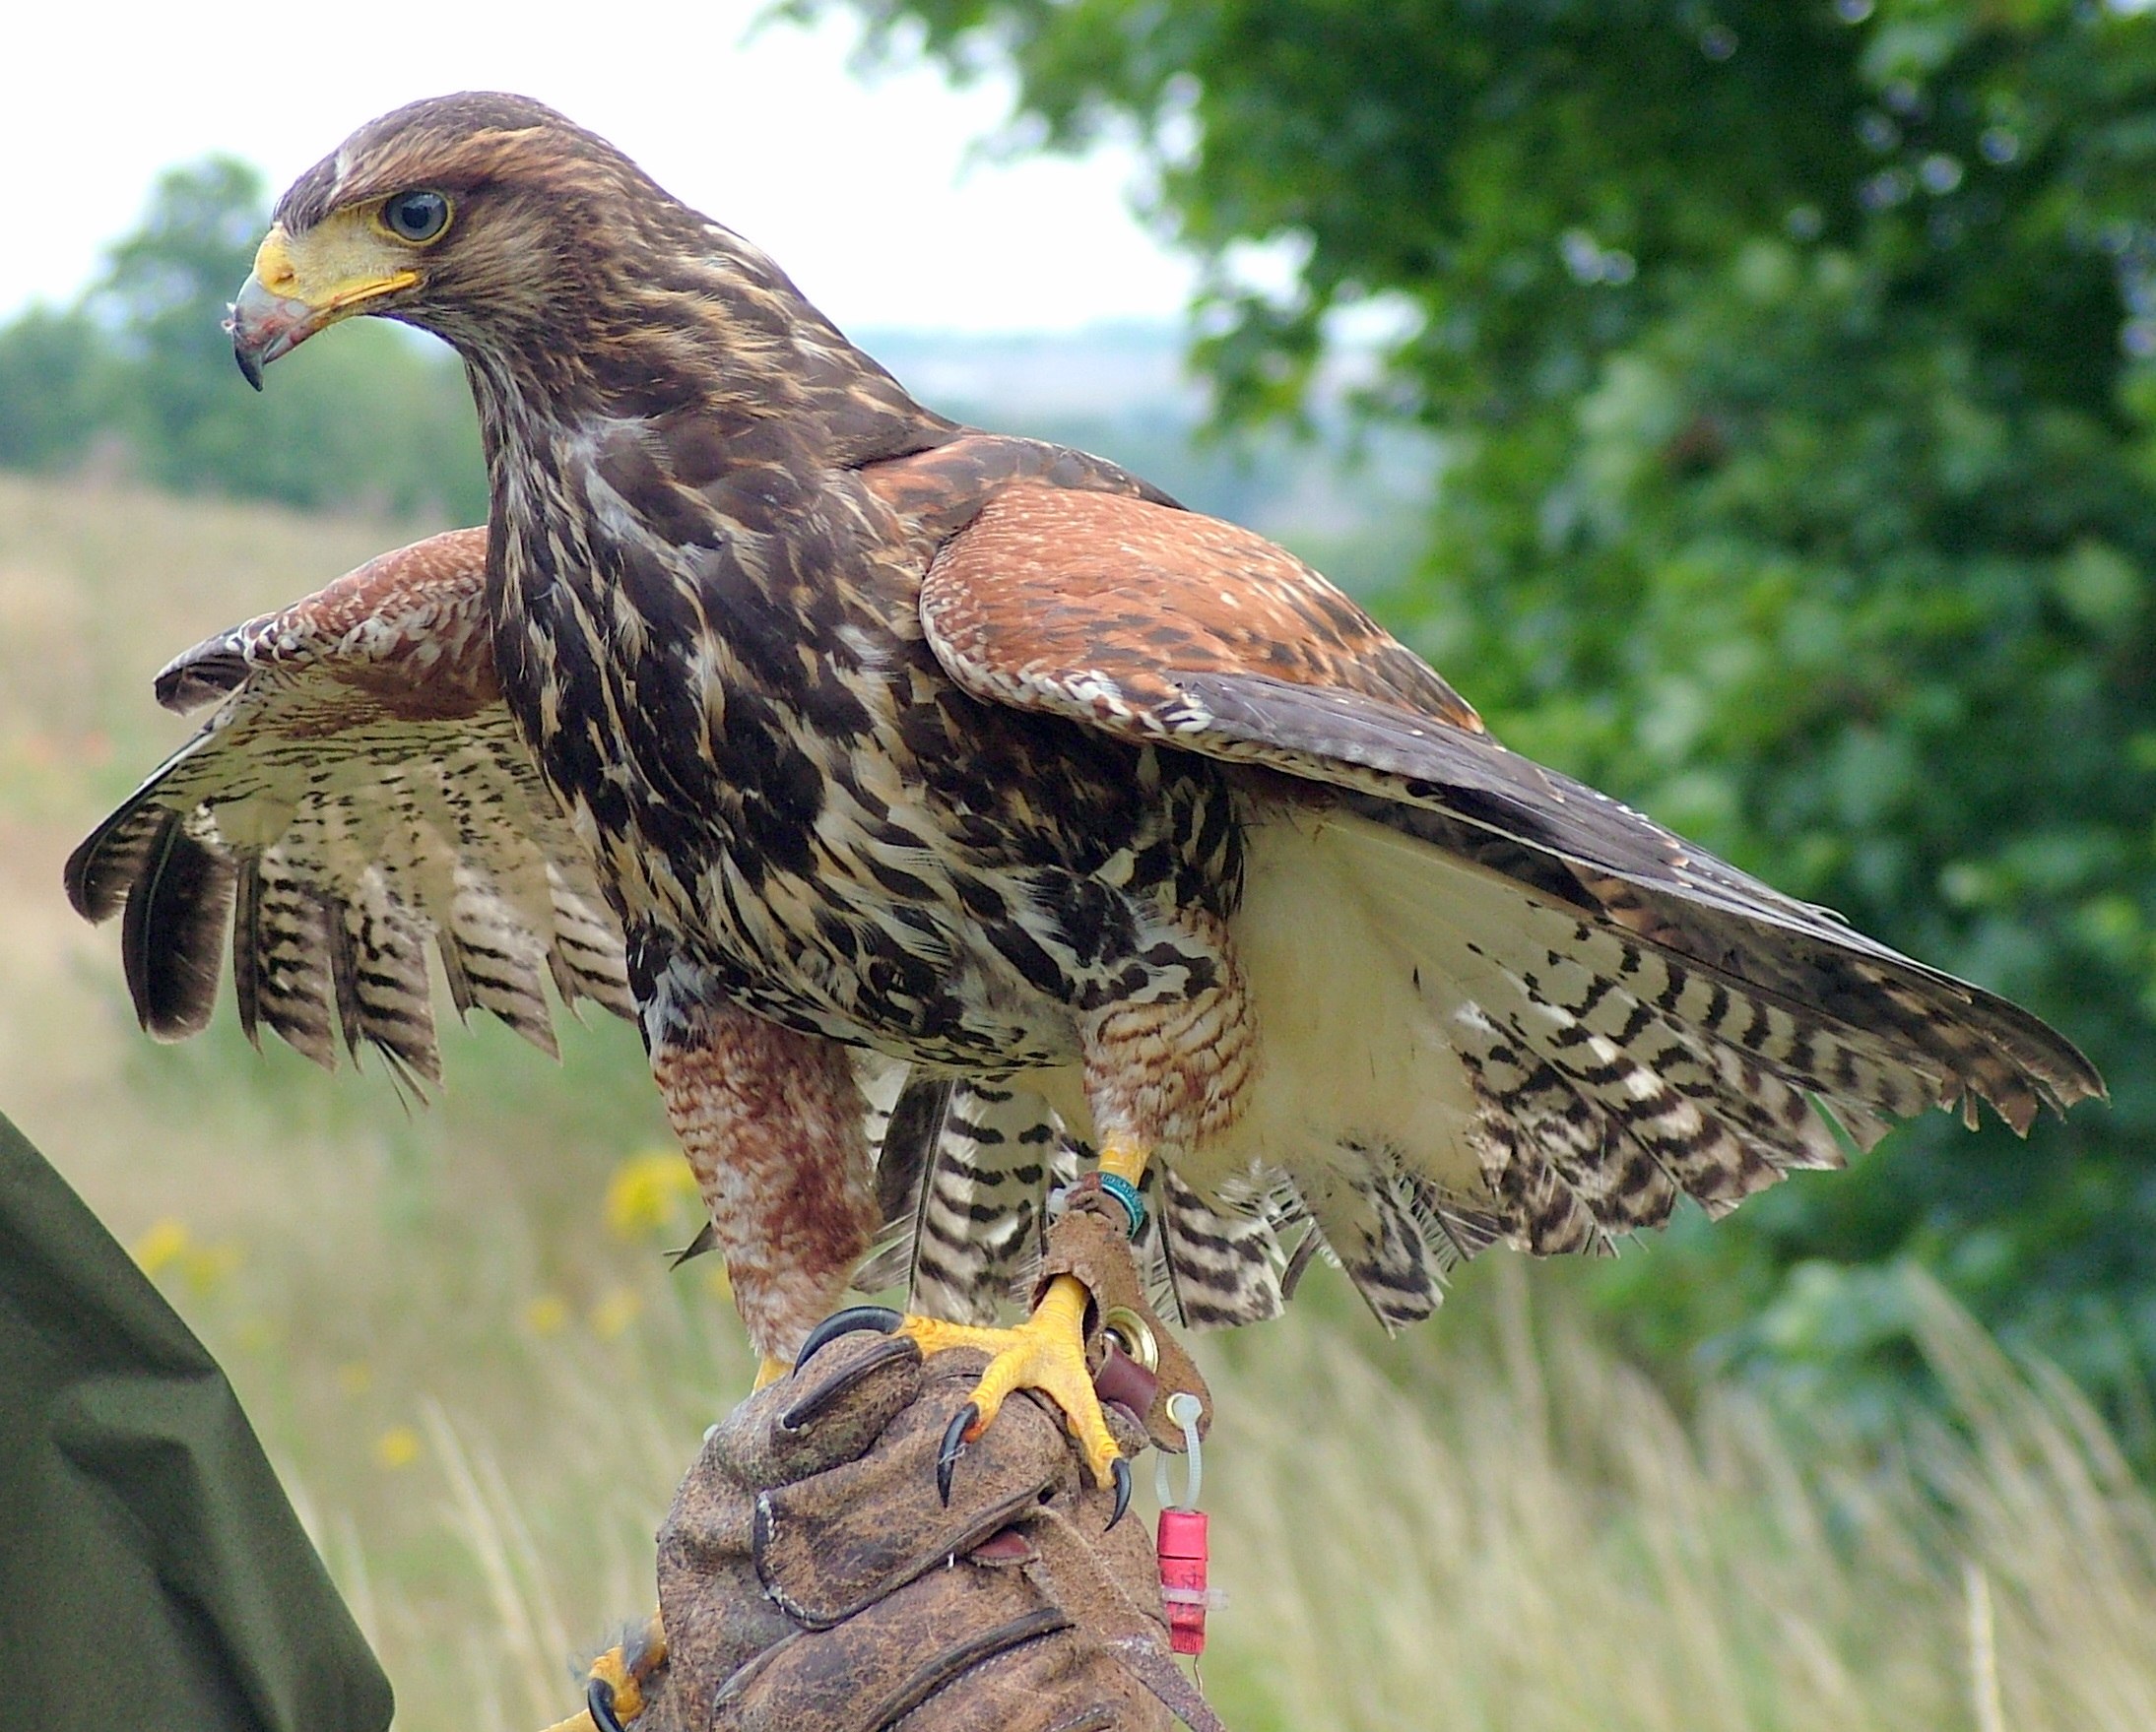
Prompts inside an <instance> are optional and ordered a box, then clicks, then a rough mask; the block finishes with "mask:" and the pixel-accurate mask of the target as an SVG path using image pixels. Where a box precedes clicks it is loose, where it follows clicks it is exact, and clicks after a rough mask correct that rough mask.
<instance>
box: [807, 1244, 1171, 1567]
mask: <svg viewBox="0 0 2156 1732" xmlns="http://www.w3.org/2000/svg"><path fill="white" fill-rule="evenodd" d="M1088 1303H1089V1296H1088V1295H1087V1293H1086V1291H1085V1286H1084V1283H1083V1282H1081V1281H1079V1280H1078V1278H1077V1277H1076V1276H1072V1275H1058V1276H1057V1277H1056V1278H1055V1279H1054V1280H1053V1281H1051V1282H1050V1283H1049V1284H1048V1291H1047V1292H1046V1293H1045V1294H1043V1295H1042V1296H1041V1302H1040V1304H1039V1305H1038V1306H1036V1307H1034V1310H1033V1315H1031V1316H1029V1317H1027V1318H1026V1320H1025V1321H1024V1322H1022V1323H1020V1324H1019V1325H1018V1326H1017V1327H1016V1328H1014V1329H984V1328H979V1327H977V1326H975V1325H973V1324H970V1323H947V1322H945V1321H944V1320H943V1319H942V1318H940V1317H922V1316H904V1315H900V1314H899V1313H897V1312H894V1311H889V1310H886V1309H885V1308H883V1307H882V1306H870V1305H864V1306H855V1307H854V1308H852V1309H851V1310H849V1311H842V1312H840V1313H838V1314H837V1315H835V1316H831V1317H826V1318H825V1319H824V1320H823V1322H822V1323H820V1324H819V1325H818V1326H817V1329H816V1331H815V1333H813V1334H812V1335H811V1336H810V1337H809V1341H808V1344H807V1345H806V1346H805V1347H803V1349H802V1352H801V1359H802V1361H806V1360H807V1359H808V1357H809V1356H810V1355H811V1354H812V1353H814V1352H815V1351H816V1350H817V1348H818V1347H820V1346H822V1345H823V1344H824V1342H826V1341H828V1340H830V1339H831V1338H832V1337H833V1336H836V1335H841V1334H844V1333H846V1332H847V1331H848V1330H852V1329H879V1330H882V1332H884V1333H886V1334H899V1335H907V1336H910V1337H912V1339H913V1340H914V1341H916V1342H918V1343H919V1344H920V1348H921V1351H922V1352H923V1353H924V1354H929V1353H945V1352H948V1351H949V1350H950V1349H951V1348H954V1347H973V1348H978V1349H980V1350H981V1351H982V1352H984V1353H987V1354H988V1355H989V1356H990V1358H989V1362H988V1370H987V1371H985V1372H983V1373H982V1374H981V1380H980V1381H979V1382H978V1383H976V1384H975V1385H974V1386H973V1394H972V1397H971V1398H970V1399H969V1400H968V1401H967V1402H966V1404H965V1405H964V1406H963V1407H961V1408H959V1409H958V1411H957V1413H956V1414H955V1415H953V1416H952V1418H951V1422H950V1427H949V1429H948V1430H947V1431H946V1432H945V1434H944V1446H943V1449H942V1451H941V1453H940V1454H939V1455H938V1457H937V1462H936V1486H937V1489H938V1490H939V1491H940V1492H942V1493H943V1496H944V1502H945V1503H949V1502H950V1477H951V1470H952V1468H953V1466H954V1465H955V1464H956V1462H957V1459H958V1457H959V1455H960V1454H961V1453H962V1452H963V1451H964V1448H965V1445H966V1444H968V1443H972V1442H973V1441H974V1440H975V1439H976V1438H978V1437H979V1436H980V1435H981V1434H982V1433H983V1432H985V1431H986V1430H987V1429H988V1428H989V1427H990V1426H991V1425H992V1424H994V1423H995V1419H996V1415H997V1414H998V1413H1000V1412H1002V1411H1003V1404H1004V1398H1005V1397H1006V1396H1007V1395H1009V1394H1010V1393H1011V1392H1012V1391H1013V1389H1038V1390H1039V1391H1040V1392H1041V1393H1042V1394H1044V1395H1046V1396H1047V1397H1048V1398H1049V1400H1051V1401H1053V1402H1054V1403H1055V1404H1056V1406H1057V1407H1058V1408H1060V1409H1061V1410H1062V1412H1063V1421H1064V1425H1065V1427H1066V1428H1067V1429H1068V1430H1069V1432H1070V1434H1071V1436H1072V1438H1073V1439H1074V1440H1075V1441H1076V1442H1077V1443H1078V1452H1079V1454H1080V1455H1082V1456H1083V1457H1084V1460H1085V1466H1086V1470H1087V1471H1088V1472H1089V1473H1090V1474H1091V1475H1092V1479H1093V1483H1094V1484H1095V1485H1096V1486H1113V1487H1114V1488H1115V1494H1116V1498H1115V1510H1114V1514H1113V1515H1112V1517H1111V1518H1110V1521H1109V1525H1110V1526H1113V1525H1114V1524H1115V1522H1116V1521H1119V1520H1121V1519H1122V1516H1123V1511H1124V1509H1125V1507H1127V1506H1128V1505H1129V1504H1130V1501H1131V1464H1130V1463H1129V1462H1128V1461H1126V1460H1124V1458H1123V1454H1122V1451H1121V1450H1119V1449H1118V1448H1117V1447H1116V1442H1115V1439H1114V1437H1113V1436H1112V1435H1110V1433H1109V1431H1108V1422H1107V1420H1106V1419H1105V1418H1104V1417H1103V1416H1102V1414H1101V1411H1100V1397H1099V1395H1098V1394H1096V1393H1095V1392H1094V1389H1093V1374H1092V1371H1091V1368H1090V1367H1088V1366H1087V1365H1086V1363H1085V1333H1084V1330H1085V1308H1086V1306H1087V1304H1088Z"/></svg>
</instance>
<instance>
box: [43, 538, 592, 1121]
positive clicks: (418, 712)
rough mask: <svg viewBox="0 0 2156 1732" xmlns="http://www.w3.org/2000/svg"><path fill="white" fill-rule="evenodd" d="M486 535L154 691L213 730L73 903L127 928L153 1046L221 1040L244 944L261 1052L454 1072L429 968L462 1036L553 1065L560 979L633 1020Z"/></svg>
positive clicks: (143, 799) (105, 852)
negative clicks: (499, 655) (499, 1034)
mask: <svg viewBox="0 0 2156 1732" xmlns="http://www.w3.org/2000/svg"><path fill="white" fill-rule="evenodd" d="M485 567H486V536H485V532H484V531H481V530H461V531H455V532H452V533H450V534H447V535H442V536H436V537H433V538H431V539H429V540H427V541H425V542H421V543H418V544H416V545H413V546H410V547H405V548H401V549H399V550H398V551H396V552H393V553H387V554H384V555H383V556H382V557H381V558H379V559H375V560H372V561H370V562H369V563H368V564H366V565H363V566H361V567H359V569H358V570H357V571H354V572H352V573H350V574H348V575H347V576H345V577H342V578H340V579H338V580H337V581H336V582H335V583H333V584H331V585H329V586H328V587H327V588H326V589H324V590H322V591H320V592H319V593H317V594H316V595H313V596H310V597H308V598H307V599H306V600H304V601H301V602H298V603H295V604H294V606H292V607H290V608H287V609H282V610H281V611H279V612H276V613H270V614H265V615H263V616H262V617H260V618H258V619H253V620H250V621H248V622H247V623H246V624H244V625H240V626H237V627H235V628H233V629H232V630H230V631H229V632H225V633H222V634H221V635H219V636H217V637H214V638H212V639H210V640H209V641H208V642H206V643H203V644H201V645H199V646H197V647H196V648H195V649H193V650H190V651H189V652H187V654H185V655H183V656H181V657H179V658H178V659H177V660H176V661H175V662H173V663H172V664H171V665H170V666H169V667H168V668H166V669H165V670H164V672H163V673H162V674H160V675H159V676H158V682H157V691H158V696H159V699H160V700H161V701H162V702H163V703H164V704H165V705H166V706H167V707H169V708H172V709H176V710H183V711H184V710H191V709H195V708H198V707H200V706H202V705H204V704H207V703H212V702H214V703H215V704H216V706H217V707H216V708H215V709H214V710H213V711H212V712H211V714H210V716H209V718H208V720H207V721H206V722H205V723H204V724H203V726H202V728H201V731H200V732H199V733H197V734H196V735H195V736H194V738H191V739H189V740H188V741H187V742H186V743H185V744H183V745H182V746H181V747H180V748H179V749H178V750H177V751H175V752H174V753H173V754H172V755H171V756H170V757H169V758H167V759H166V760H165V762H164V763H163V764H162V765H161V766H159V768H158V769H157V770H156V772H154V773H153V774H152V775H151V777H150V778H149V780H148V781H146V782H145V783H144V784H143V786H142V787H141V788H140V789H139V790H137V791H136V793H135V794H134V796H133V797H132V798H131V799H129V800H128V801H127V802H126V803H125V804H123V805H122V806H121V807H120V808H119V809H118V810H117V811H115V812H113V813H112V815H111V816H110V817H108V818H106V819H105V821H104V822H103V823H102V824H100V825H98V828H97V829H96V830H95V831H94V832H93V833H92V834H91V835H90V836H89V838H88V839H86V840H85V841H84V843H83V844H82V846H81V847H80V848H78V849H77V850H76V851H75V854H74V856H73V857H72V858H71V859H70V860H69V862H68V866H67V890H68V896H69V899H70V900H71V901H72V902H73V903H74V905H75V907H76V909H77V911H78V912H80V913H81V914H82V915H83V916H85V918H87V919H90V920H93V921H104V920H108V919H110V918H111V917H112V916H113V915H114V914H121V913H124V918H123V920H122V925H121V952H122V958H123V961H124V964H125V969H126V976H127V983H128V990H129V993H130V994H131V995H132V997H133V999H134V1002H135V1008H136V1011H137V1014H138V1015H139V1016H140V1017H141V1019H142V1022H143V1026H144V1027H145V1028H146V1029H147V1030H149V1032H150V1033H151V1034H153V1035H155V1036H156V1037H158V1038H159V1039H161V1040H176V1039H180V1038H182V1037H184V1036H187V1035H191V1034H194V1033H197V1032H198V1031H199V1030H201V1029H202V1028H203V1027H204V1026H205V1025H206V1024H207V1023H208V1021H209V1019H210V1016H211V1013H212V1010H213V1007H214V1004H215V1001H216V994H217V987H218V980H219V977H220V975H221V974H222V972H223V960H222V953H223V951H224V950H225V948H226V940H227V936H228V933H229V939H230V944H229V949H230V955H231V961H232V975H233V988H234V995H235V998H236V1000H237V1004H238V1010H239V1016H240V1020H241V1023H242V1025H243V1026H244V1027H245V1029H246V1031H247V1034H248V1036H249V1038H250V1039H255V1040H259V1038H260V1037H259V1030H260V1028H261V1027H262V1026H263V1025H265V1024H266V1025H267V1026H268V1027H269V1028H271V1029H272V1030H274V1031H275V1032H276V1033H277V1034H278V1035H280V1036H281V1037H283V1038H284V1039H285V1040H286V1041H287V1042H289V1043H290V1044H291V1045H292V1046H294V1048H296V1049H297V1050H298V1051H299V1052H301V1053H304V1054H305V1055H306V1056H307V1057H308V1058H313V1059H314V1060H315V1061H317V1062H318V1063H321V1064H323V1065H325V1066H334V1064H335V1062H336V1054H337V1048H338V1046H339V1044H342V1045H344V1046H345V1047H346V1048H347V1049H348V1050H349V1051H350V1052H352V1053H353V1054H354V1056H355V1057H357V1056H358V1054H359V1049H360V1046H361V1044H362V1043H364V1044H370V1045H372V1046H373V1047H374V1048H375V1049H376V1050H377V1051H378V1052H379V1053H381V1055H382V1056H383V1057H384V1058H385V1059H386V1060H387V1061H389V1062H390V1063H391V1064H392V1066H393V1067H395V1068H397V1069H398V1070H399V1071H400V1073H403V1074H407V1075H409V1076H410V1077H413V1078H416V1079H420V1080H424V1081H426V1082H433V1081H437V1080H438V1079H439V1076H440V1056H439V1052H438V1049H437V1046H436V1042H435V1031H434V1015H433V990H432V986H431V983H430V981H429V979H428V966H429V965H428V961H427V957H428V953H429V951H430V950H431V951H432V952H433V954H434V955H435V956H437V957H438V959H439V965H440V969H441V973H442V976H443V978H444V980H445V982H446V986H447V991H448V994H449V997H450V1002H451V1003H452V1004H453V1005H454V1007H455V1008H456V1010H457V1011H458V1013H459V1014H460V1015H462V1014H463V1013H465V1012H467V1011H469V1010H471V1009H473V1008H475V1007H476V1008H478V1009H482V1010H485V1011H488V1012H490V1014H492V1015H494V1016H496V1017H498V1018H500V1019H501V1020H502V1021H503V1022H505V1023H507V1024H508V1025H509V1026H510V1027H511V1028H513V1029H515V1030H516V1031H517V1032H518V1033H519V1034H521V1035H522V1036H524V1038H525V1039H527V1040H529V1041H531V1042H532V1043H533V1044H534V1045H536V1046H538V1047H540V1048H542V1049H543V1050H545V1051H547V1052H550V1053H552V1052H553V1051H554V1050H555V1036H554V1025H553V1016H552V1012H551V1010H550V1008H549V1004H548V999H547V994H546V986H545V983H546V982H548V981H549V980H551V981H552V982H553V984H554V990H555V995H556V996H557V997H558V998H559V999H560V1000H561V1001H562V1003H563V1004H564V1005H574V1004H575V1003H576V1002H577V1001H578V1000H579V999H584V998H589V999H592V1000H594V1001H595V1002H597V1003H599V1004H602V1005H604V1006H605V1007H606V1008H607V1009H609V1010H612V1011H614V1012H615V1013H617V1014H618V1015H621V1016H632V1015H633V1014H634V1007H633V1005H632V1003H631V1001H630V998H629V994H628V988H627V983H626V980H625V977H624V971H623V961H622V946H621V930H620V928H619V926H618V925H617V923H616V921H615V919H614V916H613V914H612V913H611V912H610V911H609V909H608V907H607V904H606V901H605V899H604V898H603V896H602V895H601V894H600V891H599V888H598V884H597V881H596V879H595V877H594V874H593V871H592V866H591V862H590V859H589V857H588V855H587V854H586V852H585V850H584V848H583V845H582V844H581V843H580V842H579V841H578V840H577V838H576V836H575V835H574V833H573V832H572V831H571V829H570V827H569V824H568V821H567V819H566V817H565V816H564V815H563V813H562V811H561V809H560V807H559V805H558V804H557V803H556V802H555V799H554V797H553V795H552V794H551V793H550V792H549V791H548V789H547V787H546V785H545V784H544V782H543V781H542V780H541V778H540V774H539V768H538V765H537V763H536V762H535V761H534V760H533V758H532V756H531V753H530V751H529V749H528V748H527V747H526V746H525V744H524V742H523V739H522V738H521V736H520V735H519V734H518V732H517V729H516V726H515V724H514V721H513V720H512V718H511V717H510V715H509V712H508V710H507V708H506V706H504V705H503V703H502V702H501V700H500V697H499V694H498V690H497V688H496V686H495V681H494V674H493V664H492V656H491V651H490V646H489V642H488V636H487V630H486V625H485V620H484V616H483V613H482V603H483V600H484V592H485Z"/></svg>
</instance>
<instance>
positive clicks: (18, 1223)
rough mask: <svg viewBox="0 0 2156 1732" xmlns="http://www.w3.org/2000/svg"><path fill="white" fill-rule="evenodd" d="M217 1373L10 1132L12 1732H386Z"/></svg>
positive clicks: (3, 1246)
mask: <svg viewBox="0 0 2156 1732" xmlns="http://www.w3.org/2000/svg"><path fill="white" fill-rule="evenodd" d="M390 1713H391V1700H390V1690H389V1681H388V1679H387V1678H385V1677H384V1676H383V1675H382V1670H381V1667H380V1665H379V1664H378V1663H377V1662H376V1661H375V1658H374V1655H373V1654H372V1652H371V1651H369V1649H368V1647H367V1644H366V1641H365V1638H364V1637H362V1636H360V1634H359V1628H358V1626H356V1625H355V1624H354V1623H353V1621H352V1615H351V1613H350V1612H349V1611H348V1610H347V1609H346V1607H345V1604H344V1602H343V1600H341V1599H340V1598H339V1597H338V1593H337V1589H336V1588H335V1586H334V1585H332V1583H331V1581H330V1578H329V1572H327V1571H326V1570H325V1569H324V1568H323V1565H322V1560H321V1558H320V1557H319V1556H318V1555H317V1554H316V1552H315V1550H314V1547H313V1545H312V1544H311V1543H310V1542H309V1541H308V1539H307V1536H306V1534H305V1532H304V1531H303V1530H302V1529H301V1527H300V1525H299V1520H298V1517H297V1516H296V1515H295V1514H294V1512H293V1508H292V1506H291V1504H290V1503H288V1502H287V1500H286V1498H285V1494H284V1491H283V1489H282V1488H281V1487H280V1486H279V1484H278V1481H277V1475H276V1474H275V1473H274V1472H273V1471H272V1470H271V1467H270V1464H269V1462H268V1460H267V1459H266V1458H265V1457H264V1455H263V1453H262V1446H261V1444H260V1443H257V1442H256V1440H255V1436H254V1432H253V1431H252V1429H251V1428H250V1427H249V1426H248V1424H247V1420H246V1417H245V1415H243V1414H242V1413H241V1412H240V1410H239V1403H238V1401H237V1399H236V1398H235V1397H234V1396H233V1394H232V1390H231V1385H230V1384H229V1383H228V1382H227V1381H226V1380H225V1375H224V1373H222V1372H221V1371H219V1370H218V1367H217V1363H216V1361H214V1360H213V1359H212V1358H211V1357H210V1355H209V1353H208V1352H207V1351H206V1350H205V1349H204V1348H203V1346H202V1344H201V1343H200V1342H199V1341H197V1340H196V1339H195V1338H194V1336H193V1335H192V1334H191V1333H189V1331H188V1329H187V1326H186V1325H185V1324H184V1323H182V1322H181V1321H180V1319H179V1318H178V1317H177V1316H176V1315H174V1314H173V1312H172V1310H171V1308H170V1307H169V1306H167V1305H166V1304H165V1303H164V1301H163V1298H162V1297H160V1295H159V1293H158V1291H157V1289H156V1288H155V1287H153V1286H152V1285H151V1283H150V1281H149V1279H148V1277H146V1276H145V1275H144V1274H143V1273H142V1271H141V1270H140V1269H138V1268H137V1267H136V1266H135V1264H134V1262H133V1260H132V1259H131V1258H129V1256H128V1255H127V1253H126V1252H125V1251H122V1250H121V1249H120V1247H119V1246H118V1245H117V1244H116V1243H115V1242H114V1241H113V1239H112V1236H111V1235H110V1234H109V1233H107V1232H106V1231H105V1230H104V1228H103V1227H102V1226H100V1225H99V1224H98V1219H97V1217H96V1216H95V1215H93V1214H92V1213H91V1212H90V1210H89V1209H88V1208H87V1207H86V1206H85V1205H84V1203H83V1201H82V1199H81V1198H80V1197H78V1196H77V1195H76V1194H75V1193H74V1191H73V1190H71V1189H70V1188H69V1187H68V1186H67V1184H66V1183H65V1182H64V1181H63V1180H62V1179H61V1178H60V1176H59V1175H58V1174H57V1173H55V1172H54V1171H53V1170H52V1168H51V1167H50V1166H49V1165H48V1164H47V1163H46V1162H45V1160H44V1158H43V1157H42V1156H40V1155H39V1154H38V1153H37V1151H36V1150H35V1149H33V1147H31V1145H30V1143H29V1141H28V1140H27V1139H26V1138H25V1137H24V1136H23V1134H22V1133H21V1132H20V1131H18V1130H17V1129H16V1128H15V1126H14V1125H13V1124H11V1123H8V1121H7V1120H6V1119H5V1118H0V1725H6V1726H22V1727H26V1728H27V1727H36V1728H38V1729H39V1732H92V1729H93V1728H95V1729H96V1732H114V1729H115V1728H126V1729H128V1732H164V1729H166V1728H170V1729H171V1732H383V1728H385V1727H387V1726H388V1724H389V1720H390Z"/></svg>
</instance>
